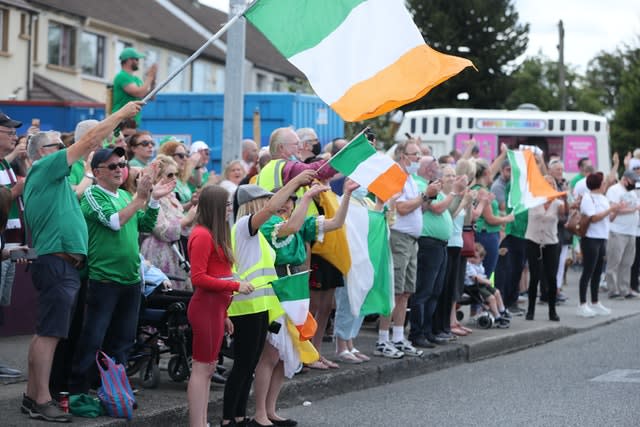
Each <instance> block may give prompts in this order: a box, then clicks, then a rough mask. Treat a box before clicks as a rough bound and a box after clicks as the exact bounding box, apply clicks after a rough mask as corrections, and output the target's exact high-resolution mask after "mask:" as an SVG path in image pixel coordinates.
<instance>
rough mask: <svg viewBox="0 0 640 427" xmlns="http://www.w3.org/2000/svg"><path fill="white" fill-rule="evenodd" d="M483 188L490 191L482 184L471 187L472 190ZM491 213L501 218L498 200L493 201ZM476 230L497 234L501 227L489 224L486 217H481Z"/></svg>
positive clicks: (477, 221)
mask: <svg viewBox="0 0 640 427" xmlns="http://www.w3.org/2000/svg"><path fill="white" fill-rule="evenodd" d="M483 188H484V189H485V190H487V191H488V189H487V188H486V187H483V186H481V185H480V184H476V185H474V186H473V187H471V189H472V190H479V189H483ZM491 212H493V216H500V207H499V206H498V201H497V200H496V199H493V200H492V201H491ZM476 230H478V231H479V232H487V233H496V232H498V231H500V226H499V225H491V224H489V223H488V222H487V221H486V220H485V219H484V216H482V215H480V218H478V219H477V220H476Z"/></svg>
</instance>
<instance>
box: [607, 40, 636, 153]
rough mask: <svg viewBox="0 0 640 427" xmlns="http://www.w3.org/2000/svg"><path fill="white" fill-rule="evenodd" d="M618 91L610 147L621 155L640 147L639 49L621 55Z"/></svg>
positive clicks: (629, 49)
mask: <svg viewBox="0 0 640 427" xmlns="http://www.w3.org/2000/svg"><path fill="white" fill-rule="evenodd" d="M621 59H622V63H623V64H624V66H623V67H622V73H621V79H620V90H619V91H618V93H617V94H616V97H615V98H616V99H617V101H616V103H615V106H616V108H615V115H614V119H613V121H612V123H611V145H612V147H613V148H614V149H615V150H616V151H618V152H621V153H624V152H627V151H632V150H633V149H634V148H637V147H640V120H639V119H638V116H639V115H640V48H627V49H626V51H625V52H623V53H622V55H621Z"/></svg>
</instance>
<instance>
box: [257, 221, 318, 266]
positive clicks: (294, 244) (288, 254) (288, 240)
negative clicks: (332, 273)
mask: <svg viewBox="0 0 640 427" xmlns="http://www.w3.org/2000/svg"><path fill="white" fill-rule="evenodd" d="M283 222H284V220H283V219H282V218H280V217H279V216H275V215H274V216H272V217H271V218H269V220H268V221H267V222H265V223H264V224H262V226H261V227H260V232H261V233H262V235H263V236H264V237H265V238H266V239H267V242H269V244H270V245H271V247H273V249H275V251H276V265H284V264H291V265H300V264H302V263H303V262H305V261H306V259H307V250H306V248H305V242H313V241H314V240H320V239H319V232H318V217H315V216H309V217H307V218H306V219H305V220H304V223H303V224H302V227H301V228H300V231H298V232H297V233H294V234H290V235H288V236H286V237H276V233H277V225H278V224H281V223H283ZM320 237H321V236H320Z"/></svg>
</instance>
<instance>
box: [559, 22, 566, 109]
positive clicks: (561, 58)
mask: <svg viewBox="0 0 640 427" xmlns="http://www.w3.org/2000/svg"><path fill="white" fill-rule="evenodd" d="M558 36H559V42H558V53H559V58H558V88H559V89H560V94H559V95H560V110H561V111H566V109H567V88H566V86H565V82H564V25H563V24H562V19H561V20H560V22H558Z"/></svg>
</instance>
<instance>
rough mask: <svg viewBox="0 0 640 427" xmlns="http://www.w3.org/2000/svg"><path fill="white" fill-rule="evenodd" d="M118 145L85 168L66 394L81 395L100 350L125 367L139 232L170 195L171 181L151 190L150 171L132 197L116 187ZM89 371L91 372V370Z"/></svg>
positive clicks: (136, 288)
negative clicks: (78, 314)
mask: <svg viewBox="0 0 640 427" xmlns="http://www.w3.org/2000/svg"><path fill="white" fill-rule="evenodd" d="M124 154H125V151H124V149H123V148H121V147H115V148H110V149H109V148H104V149H101V150H98V151H96V152H95V153H94V154H93V158H92V160H91V168H92V170H93V175H94V176H95V179H96V183H97V184H96V185H92V186H91V187H89V188H88V189H87V190H86V191H85V193H84V197H83V198H82V201H81V202H80V208H81V210H82V214H83V215H84V218H85V220H86V222H87V228H88V230H89V245H88V246H89V254H88V260H89V287H88V288H87V303H86V315H85V319H84V325H83V328H82V332H81V334H80V339H79V342H78V348H77V350H76V353H75V355H74V359H73V367H72V373H71V380H70V384H69V391H70V392H71V393H73V394H75V393H87V392H88V390H89V386H90V385H91V381H92V380H93V379H94V378H96V377H97V375H96V377H94V375H95V374H97V372H96V371H95V355H96V351H98V350H99V349H102V350H103V351H105V352H106V353H107V354H109V355H110V356H111V357H114V358H115V359H116V361H117V362H118V363H122V364H126V362H127V357H128V354H129V351H130V349H131V347H132V346H133V344H134V342H135V339H136V326H137V323H138V308H139V306H140V295H141V290H140V285H141V283H140V282H141V278H140V250H139V245H138V238H139V234H138V233H139V231H143V232H151V231H152V230H153V227H154V225H155V223H156V219H157V217H158V209H159V207H160V205H159V202H158V199H160V198H162V197H165V196H166V195H167V194H169V193H171V191H173V187H174V186H175V181H173V180H164V181H161V182H160V183H159V184H157V185H155V186H153V187H152V183H153V182H154V181H155V176H154V175H155V168H153V167H152V168H149V169H147V170H143V171H142V172H140V177H139V178H138V188H137V191H136V193H135V195H134V196H133V197H131V195H130V194H129V193H128V192H126V191H124V190H122V189H120V188H119V187H120V185H121V184H122V180H123V170H124V169H125V168H126V166H127V164H126V162H125V159H124ZM92 368H93V369H92Z"/></svg>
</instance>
